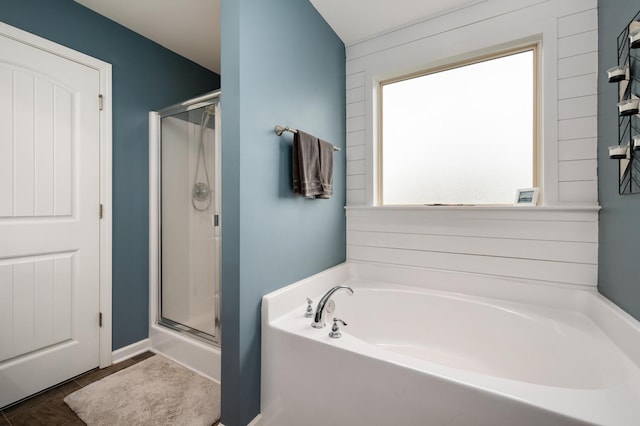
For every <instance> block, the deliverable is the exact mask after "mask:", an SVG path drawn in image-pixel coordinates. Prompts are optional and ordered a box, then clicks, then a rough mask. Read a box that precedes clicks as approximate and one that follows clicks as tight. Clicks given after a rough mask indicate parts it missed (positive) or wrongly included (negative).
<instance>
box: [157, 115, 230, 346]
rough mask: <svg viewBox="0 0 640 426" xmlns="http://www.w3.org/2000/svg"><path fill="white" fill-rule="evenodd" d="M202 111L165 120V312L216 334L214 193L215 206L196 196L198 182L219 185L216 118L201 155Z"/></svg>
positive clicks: (204, 131) (176, 320)
mask: <svg viewBox="0 0 640 426" xmlns="http://www.w3.org/2000/svg"><path fill="white" fill-rule="evenodd" d="M203 110H204V108H199V109H196V110H192V111H188V112H184V113H181V114H178V115H174V116H170V117H164V118H163V119H162V125H161V158H162V159H161V171H162V172H161V184H162V186H161V206H162V207H161V317H162V318H163V319H168V320H170V321H171V322H174V323H178V324H175V325H176V326H178V327H180V325H183V326H186V327H188V328H190V329H194V330H197V331H200V332H203V333H206V334H208V335H210V336H214V337H217V336H216V318H217V317H219V316H218V315H217V312H216V307H217V303H216V302H217V300H216V297H218V294H217V293H218V292H217V290H216V289H217V288H218V286H217V284H218V274H219V272H218V270H217V265H216V263H217V262H216V258H217V256H216V250H217V246H216V240H217V237H218V235H217V232H218V231H217V229H218V228H217V227H216V226H215V222H214V221H215V214H216V210H215V208H216V203H215V194H214V192H212V193H211V194H210V199H211V203H210V205H208V202H207V201H194V200H193V199H192V194H193V188H194V184H195V183H196V182H202V183H206V184H208V186H209V188H210V190H212V191H213V190H214V188H215V156H214V153H215V130H214V128H213V127H214V119H213V117H210V119H209V120H208V124H207V125H206V126H205V127H204V128H203V129H202V138H203V144H204V151H203V153H201V157H200V158H199V157H198V150H199V144H200V138H201V126H200V124H201V122H202V119H203V113H204V111H203ZM202 154H204V155H202ZM198 161H200V165H199V167H198ZM205 163H206V170H207V172H208V173H207V174H208V180H207V176H206V174H205V173H204V168H205ZM196 172H197V173H198V176H197V178H196ZM194 203H195V206H196V207H198V209H200V210H202V211H199V210H197V209H196V208H195V207H194Z"/></svg>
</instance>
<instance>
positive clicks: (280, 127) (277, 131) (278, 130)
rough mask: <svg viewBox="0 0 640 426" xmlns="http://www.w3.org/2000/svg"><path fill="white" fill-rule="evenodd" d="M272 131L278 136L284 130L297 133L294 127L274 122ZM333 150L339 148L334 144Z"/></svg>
mask: <svg viewBox="0 0 640 426" xmlns="http://www.w3.org/2000/svg"><path fill="white" fill-rule="evenodd" d="M274 131H275V132H276V135H278V136H282V134H283V133H284V132H291V133H298V129H294V128H291V127H289V126H284V127H283V126H281V125H279V124H276V127H275V129H274ZM333 150H334V151H340V148H338V147H337V146H335V145H334V146H333Z"/></svg>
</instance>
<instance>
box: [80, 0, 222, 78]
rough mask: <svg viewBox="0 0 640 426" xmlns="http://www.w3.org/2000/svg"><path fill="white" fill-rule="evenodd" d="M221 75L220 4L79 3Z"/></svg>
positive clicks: (188, 0)
mask: <svg viewBox="0 0 640 426" xmlns="http://www.w3.org/2000/svg"><path fill="white" fill-rule="evenodd" d="M75 1H76V2H78V3H80V4H81V5H83V6H86V7H88V8H89V9H92V10H93V11H95V12H97V13H99V14H101V15H103V16H106V17H107V18H109V19H111V20H112V21H116V22H117V23H119V24H121V25H123V26H125V27H127V28H129V29H130V30H133V31H135V32H137V33H138V34H141V35H143V36H144V37H146V38H148V39H150V40H153V41H155V42H156V43H158V44H160V45H162V46H164V47H166V48H167V49H169V50H172V51H174V52H176V53H178V54H179V55H182V56H184V57H185V58H188V59H191V60H192V61H193V62H195V63H197V64H200V65H202V66H203V67H205V68H207V69H209V70H211V71H214V72H217V73H218V74H219V73H220V0H75Z"/></svg>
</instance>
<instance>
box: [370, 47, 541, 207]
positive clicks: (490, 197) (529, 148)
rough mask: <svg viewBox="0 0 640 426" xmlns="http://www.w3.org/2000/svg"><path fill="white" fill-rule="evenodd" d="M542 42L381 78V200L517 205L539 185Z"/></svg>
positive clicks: (409, 202)
mask: <svg viewBox="0 0 640 426" xmlns="http://www.w3.org/2000/svg"><path fill="white" fill-rule="evenodd" d="M536 81H537V47H536V46H528V47H526V48H523V49H519V50H517V51H513V50H512V51H510V52H502V53H500V54H497V55H493V56H491V57H484V58H479V59H476V60H474V61H467V62H466V63H464V64H457V65H455V66H451V67H447V68H445V69H438V70H430V71H426V72H424V73H422V74H420V75H415V74H414V75H412V76H405V77H402V78H399V79H394V80H390V81H385V82H382V83H381V86H380V90H381V133H380V134H381V137H382V139H381V146H380V164H379V166H380V167H379V178H380V181H379V183H380V200H381V204H383V205H394V204H414V205H415V204H420V205H422V204H512V203H513V197H514V196H515V193H516V190H517V189H518V188H530V187H534V186H537V145H538V143H537V137H538V136H537V131H536V129H537V125H538V124H537V96H536V90H537V84H536Z"/></svg>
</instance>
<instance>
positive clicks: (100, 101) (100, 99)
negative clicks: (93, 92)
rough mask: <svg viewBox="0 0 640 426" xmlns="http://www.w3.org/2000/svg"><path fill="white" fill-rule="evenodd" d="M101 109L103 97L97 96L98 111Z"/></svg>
mask: <svg viewBox="0 0 640 426" xmlns="http://www.w3.org/2000/svg"><path fill="white" fill-rule="evenodd" d="M102 108H104V97H103V96H102V95H98V109H100V111H102Z"/></svg>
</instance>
